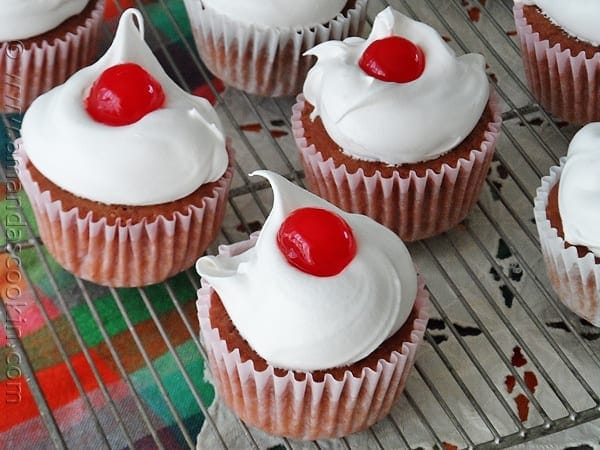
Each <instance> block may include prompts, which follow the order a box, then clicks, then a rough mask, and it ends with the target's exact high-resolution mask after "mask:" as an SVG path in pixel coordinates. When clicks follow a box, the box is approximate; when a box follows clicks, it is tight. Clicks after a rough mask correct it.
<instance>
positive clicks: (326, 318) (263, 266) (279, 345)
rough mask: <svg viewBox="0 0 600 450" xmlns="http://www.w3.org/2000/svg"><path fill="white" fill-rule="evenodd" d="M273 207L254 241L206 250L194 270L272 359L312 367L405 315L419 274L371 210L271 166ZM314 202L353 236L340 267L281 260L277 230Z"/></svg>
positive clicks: (367, 341)
mask: <svg viewBox="0 0 600 450" xmlns="http://www.w3.org/2000/svg"><path fill="white" fill-rule="evenodd" d="M254 174H255V175H260V176H263V177H265V178H267V179H268V180H269V182H270V183H271V186H272V188H273V197H274V200H273V209H272V211H271V213H270V214H269V217H268V218H267V220H266V221H265V224H264V227H263V229H262V231H261V232H260V235H259V237H258V240H257V241H256V245H255V246H254V247H252V248H251V249H249V250H247V251H246V252H244V253H242V254H240V255H237V256H233V257H229V256H226V255H219V256H206V257H203V258H200V259H199V260H198V262H197V264H196V269H197V271H198V273H199V274H200V275H201V276H202V277H203V278H204V279H205V280H207V281H208V282H209V283H210V284H211V285H212V286H213V287H214V288H215V290H216V291H217V293H218V294H219V296H220V298H221V300H222V302H223V304H224V306H225V308H226V309H227V312H228V314H229V316H230V317H231V319H232V321H233V323H234V324H235V326H236V328H237V329H238V331H239V333H240V334H241V336H242V337H243V338H244V339H246V340H247V341H248V343H249V344H250V346H251V347H252V348H253V349H254V350H255V351H256V352H257V353H258V354H259V355H260V356H262V357H263V358H264V359H266V360H267V361H268V362H269V363H270V364H272V365H273V366H275V367H280V368H284V369H290V370H303V371H308V370H318V369H327V368H333V367H338V366H344V365H347V364H352V363H353V362H355V361H358V360H360V359H362V358H364V357H365V356H367V355H369V354H370V353H371V352H372V351H373V350H374V349H375V348H377V347H378V346H379V345H380V344H381V343H382V342H383V341H384V340H385V339H386V338H388V337H389V336H391V335H392V334H393V333H395V332H396V331H397V330H398V329H399V328H400V327H401V326H402V324H403V323H404V322H405V321H406V319H407V317H408V315H409V314H410V311H411V310H412V307H413V303H414V300H415V297H416V293H417V278H416V273H415V269H414V266H413V263H412V260H411V257H410V255H409V253H408V250H407V249H406V246H405V245H404V243H403V242H402V241H401V240H400V239H399V238H398V236H396V235H395V234H394V233H393V232H391V231H390V230H388V229H387V228H385V227H383V226H381V225H379V224H378V223H376V222H375V221H373V220H371V219H370V218H368V217H366V216H362V215H358V214H348V213H345V212H343V211H342V210H340V209H338V208H336V207H335V206H333V205H331V204H330V203H328V202H326V201H325V200H323V199H321V198H319V197H317V196H315V195H313V194H311V193H309V192H307V191H305V190H304V189H301V188H299V187H298V186H296V185H294V184H292V183H290V182H289V181H287V180H286V179H285V178H283V177H281V176H280V175H277V174H275V173H273V172H269V171H257V172H255V173H254ZM303 207H317V208H323V209H326V210H329V211H331V212H334V213H336V214H338V215H339V216H341V217H342V218H343V219H344V220H345V221H346V222H347V223H348V224H349V226H350V227H351V228H352V231H353V234H354V237H355V239H356V244H357V253H356V256H355V257H354V259H353V260H352V261H351V262H350V264H349V265H348V266H346V267H345V268H344V269H343V270H342V272H340V273H339V274H338V275H335V276H331V277H318V276H312V275H309V274H307V273H305V272H301V271H300V270H298V269H296V268H295V267H293V266H292V265H290V264H289V263H288V262H287V261H286V260H285V257H284V256H283V254H282V253H281V251H280V250H279V247H278V246H277V242H276V235H277V232H278V230H279V228H280V226H281V224H282V223H283V221H284V220H285V218H286V217H287V216H288V215H289V214H290V213H291V212H292V211H294V210H296V209H299V208H303Z"/></svg>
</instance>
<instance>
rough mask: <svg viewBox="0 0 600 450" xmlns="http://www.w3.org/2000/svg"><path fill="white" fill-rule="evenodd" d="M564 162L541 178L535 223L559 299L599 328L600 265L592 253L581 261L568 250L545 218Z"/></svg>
mask: <svg viewBox="0 0 600 450" xmlns="http://www.w3.org/2000/svg"><path fill="white" fill-rule="evenodd" d="M565 160H566V157H563V158H561V160H560V166H553V167H551V168H550V175H548V176H545V177H543V178H542V184H541V186H540V187H539V188H538V189H537V193H536V197H535V200H534V206H533V213H534V217H535V223H536V225H537V230H538V234H539V236H540V244H541V248H542V255H543V256H544V262H545V263H546V269H547V272H548V276H549V278H550V282H551V283H552V287H553V288H554V290H555V291H556V293H557V294H558V297H559V298H560V300H561V301H562V302H563V303H564V304H565V306H567V308H569V309H570V310H571V311H573V312H574V313H575V314H577V315H578V316H580V317H583V318H584V319H586V320H587V321H589V322H591V323H592V324H594V325H595V326H597V327H600V264H596V261H595V258H594V255H593V254H592V253H591V252H590V253H587V254H586V255H585V256H584V257H583V258H581V257H579V255H578V254H577V250H576V249H575V247H572V246H571V247H567V248H565V240H564V239H563V238H561V237H560V236H558V232H557V230H556V228H553V227H552V225H551V224H550V220H548V216H547V214H546V207H547V205H548V196H549V194H550V191H551V190H552V187H553V186H554V185H555V184H556V183H557V182H558V180H559V178H560V174H561V172H562V169H563V166H564V162H565Z"/></svg>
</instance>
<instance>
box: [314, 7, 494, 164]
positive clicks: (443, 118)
mask: <svg viewBox="0 0 600 450" xmlns="http://www.w3.org/2000/svg"><path fill="white" fill-rule="evenodd" d="M389 36H400V37H403V38H405V39H408V40H410V41H411V42H413V43H414V44H416V45H418V46H419V47H420V48H421V49H422V50H423V52H424V54H425V71H424V72H423V74H422V75H421V76H420V77H419V78H417V79H416V80H414V81H411V82H408V83H395V82H386V81H381V80H378V79H375V78H373V77H371V76H369V75H368V74H367V73H365V72H363V70H362V69H361V68H360V67H359V65H358V61H359V59H360V57H361V55H362V54H363V52H364V50H365V49H366V48H367V47H368V46H369V45H370V44H371V43H372V42H373V41H375V40H379V39H383V38H386V37H389ZM307 54H309V55H316V56H317V57H318V61H317V63H316V64H315V66H314V67H313V68H312V69H311V70H310V72H309V74H308V76H307V79H306V82H305V84H304V96H305V97H306V99H307V101H308V102H309V103H311V104H312V105H313V106H314V107H315V111H314V112H313V118H315V117H316V116H320V118H321V120H322V121H323V125H324V127H325V129H326V130H327V132H328V134H329V135H330V136H331V138H332V139H333V140H334V141H335V142H336V143H337V144H338V145H339V146H340V147H341V149H342V151H344V152H345V153H347V154H349V155H350V156H353V157H354V158H357V159H363V160H370V161H381V162H384V163H388V164H403V163H416V162H421V161H426V160H429V159H433V158H436V157H437V156H439V155H441V154H443V153H446V152H448V151H449V150H451V149H452V148H453V147H454V146H456V145H457V144H459V143H460V142H461V141H462V140H463V139H464V138H465V137H466V136H468V135H469V133H470V132H471V130H472V129H473V128H474V126H475V125H476V123H477V122H478V120H479V118H480V117H481V114H482V112H483V110H484V108H485V105H486V103H487V100H488V96H489V83H488V80H487V77H486V74H485V61H484V58H483V56H482V55H479V54H473V53H470V54H467V55H463V56H459V57H456V55H455V54H454V52H453V51H452V49H451V48H450V47H449V46H448V45H447V44H446V43H445V42H444V40H443V39H442V38H441V37H440V35H439V34H438V33H437V32H436V31H435V30H434V29H433V28H431V27H430V26H428V25H426V24H424V23H421V22H417V21H414V20H412V19H410V18H408V17H406V16H404V15H402V14H400V13H399V12H397V11H395V10H393V9H392V8H391V7H388V8H386V9H385V10H383V11H382V12H381V13H379V14H378V15H377V17H376V18H375V22H374V23H373V29H372V31H371V34H370V36H369V38H368V39H367V40H364V39H361V38H348V39H346V40H344V41H343V42H339V41H330V42H325V43H323V44H320V45H318V46H316V47H314V48H312V49H311V50H309V51H308V52H307Z"/></svg>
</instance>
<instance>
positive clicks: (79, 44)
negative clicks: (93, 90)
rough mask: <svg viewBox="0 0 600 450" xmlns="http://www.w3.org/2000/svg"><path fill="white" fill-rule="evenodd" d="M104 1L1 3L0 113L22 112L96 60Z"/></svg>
mask: <svg viewBox="0 0 600 450" xmlns="http://www.w3.org/2000/svg"><path fill="white" fill-rule="evenodd" d="M103 12H104V0H54V1H39V0H35V1H32V0H3V1H2V7H1V8H0V112H15V113H21V112H25V109H27V107H28V106H29V105H30V104H31V102H32V101H33V99H35V98H36V97H37V96H39V95H40V94H43V93H44V92H46V91H48V90H50V89H51V88H53V87H54V86H57V85H59V84H61V83H63V82H64V81H65V80H66V79H67V78H68V77H69V76H70V75H72V74H73V73H74V72H75V71H77V70H78V69H80V68H82V67H85V66H87V65H89V64H91V63H92V62H93V60H94V58H95V57H96V50H97V42H98V31H99V29H100V24H101V23H102V15H103Z"/></svg>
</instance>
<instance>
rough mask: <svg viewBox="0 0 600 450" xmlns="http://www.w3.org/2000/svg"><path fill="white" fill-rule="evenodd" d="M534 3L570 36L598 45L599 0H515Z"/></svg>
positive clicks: (599, 32) (599, 40)
mask: <svg viewBox="0 0 600 450" xmlns="http://www.w3.org/2000/svg"><path fill="white" fill-rule="evenodd" d="M515 3H524V4H526V5H536V6H537V7H538V8H540V10H541V11H542V12H543V13H544V15H545V16H546V17H548V18H549V19H550V20H551V21H552V22H554V23H555V24H556V25H558V26H559V27H561V28H562V29H563V30H565V31H566V32H567V33H568V34H570V35H571V36H574V37H576V38H577V39H579V40H582V41H585V42H589V43H590V44H592V45H596V46H598V45H600V1H598V0H568V1H566V0H524V1H523V0H515Z"/></svg>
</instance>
